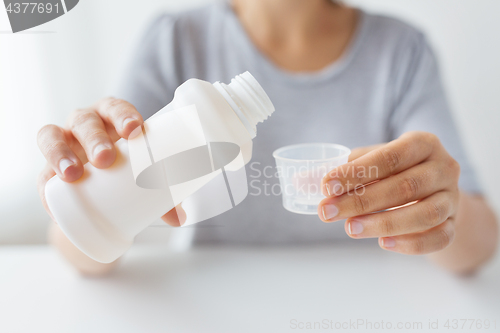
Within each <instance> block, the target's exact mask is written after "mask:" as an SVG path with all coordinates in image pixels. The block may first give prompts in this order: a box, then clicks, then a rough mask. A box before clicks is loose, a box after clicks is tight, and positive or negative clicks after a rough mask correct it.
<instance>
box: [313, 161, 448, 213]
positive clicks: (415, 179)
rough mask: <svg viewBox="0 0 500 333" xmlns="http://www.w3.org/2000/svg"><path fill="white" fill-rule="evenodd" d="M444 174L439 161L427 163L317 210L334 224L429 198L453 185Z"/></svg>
mask: <svg viewBox="0 0 500 333" xmlns="http://www.w3.org/2000/svg"><path fill="white" fill-rule="evenodd" d="M444 171H445V170H443V169H442V168H440V167H439V165H438V162H436V161H427V162H424V163H422V164H419V165H417V166H415V167H413V168H411V169H408V170H406V171H403V172H401V173H398V174H397V175H395V176H393V177H389V178H386V179H383V180H381V181H378V182H375V183H373V184H370V185H367V186H364V187H359V188H356V189H355V190H354V191H351V192H348V193H345V194H343V195H341V196H335V197H329V198H326V199H323V200H322V201H321V202H320V204H319V207H318V211H319V213H320V214H321V215H320V218H321V219H322V220H323V221H325V222H334V221H338V220H342V219H345V218H348V217H353V216H358V215H365V214H368V213H372V212H376V211H379V210H382V209H387V208H393V207H397V206H401V205H404V204H407V203H409V202H412V201H415V200H419V199H423V198H426V197H427V196H429V195H431V194H432V193H435V192H438V191H440V190H443V189H445V188H446V187H448V186H449V185H450V184H451V178H449V177H445V176H444V175H443V174H442V173H443V172H444Z"/></svg>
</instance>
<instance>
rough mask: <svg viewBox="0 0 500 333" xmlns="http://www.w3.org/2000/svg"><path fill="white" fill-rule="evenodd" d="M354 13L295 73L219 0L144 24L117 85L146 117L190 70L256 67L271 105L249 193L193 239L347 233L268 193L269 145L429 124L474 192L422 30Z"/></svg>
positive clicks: (222, 75) (356, 140)
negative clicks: (356, 19)
mask: <svg viewBox="0 0 500 333" xmlns="http://www.w3.org/2000/svg"><path fill="white" fill-rule="evenodd" d="M360 17H361V19H360V23H359V26H358V28H357V32H356V34H355V36H354V38H353V40H352V42H351V45H350V47H349V48H348V50H347V51H346V52H345V54H344V55H343V57H342V58H341V59H340V60H338V61H336V62H335V63H333V64H331V65H329V66H328V67H326V68H325V69H323V70H321V71H319V72H312V73H300V74H297V73H290V72H287V71H285V70H282V69H280V68H278V67H277V66H276V65H274V64H273V63H272V62H271V61H270V60H269V59H268V58H266V56H265V55H264V54H262V53H261V52H260V51H259V50H258V49H257V48H256V47H255V45H254V44H253V43H252V42H251V40H250V39H249V37H248V35H247V34H246V32H245V30H244V28H243V27H242V25H241V24H240V22H239V21H238V18H237V16H236V15H235V14H234V12H233V11H232V9H231V6H230V5H229V4H228V3H226V2H216V3H214V4H211V5H209V6H207V7H204V8H201V9H196V10H192V11H188V12H184V13H180V14H175V15H173V14H164V15H161V16H160V17H158V18H157V19H156V20H154V22H153V23H152V24H151V26H150V27H149V29H148V30H147V31H146V33H145V35H144V36H143V38H142V40H141V41H140V43H139V45H138V46H137V49H136V50H135V55H134V57H133V59H132V62H131V64H130V67H129V69H128V71H127V72H126V73H125V74H126V75H125V77H124V80H123V81H122V82H121V87H119V89H118V92H117V94H116V96H117V97H120V98H123V99H125V100H127V101H129V102H131V103H132V104H134V105H135V106H136V107H137V109H138V110H139V112H141V114H142V115H143V116H144V118H147V117H149V116H151V115H152V114H154V113H155V112H156V111H158V110H159V109H161V108H162V107H163V106H165V105H166V104H168V103H169V102H170V101H171V99H172V98H173V93H174V90H175V89H176V88H177V87H178V86H179V85H180V84H182V83H183V82H184V81H185V80H187V79H189V78H198V79H202V80H206V81H209V82H215V81H221V82H226V83H229V82H230V80H231V78H233V77H234V76H235V75H237V74H240V73H243V72H245V71H250V73H252V74H253V75H254V76H255V78H256V79H257V80H258V81H259V82H260V84H261V85H262V87H263V88H264V89H265V91H266V92H267V93H268V95H269V97H270V98H271V100H272V101H273V103H274V105H275V107H276V112H275V113H274V114H273V115H272V117H270V118H269V119H268V120H266V121H265V122H264V123H261V124H259V125H258V127H257V137H256V138H255V139H254V147H253V149H254V150H253V159H252V162H251V163H250V164H249V165H247V176H248V178H249V181H250V182H251V185H250V186H249V195H248V197H247V198H246V199H245V200H244V201H243V202H242V203H241V204H240V205H238V206H237V207H236V208H233V209H232V210H230V211H228V212H226V213H224V214H222V215H219V216H217V217H215V218H212V219H210V220H209V221H205V222H203V223H201V224H198V225H197V226H198V227H197V228H196V232H195V239H194V240H195V243H213V242H217V243H226V244H229V243H238V244H266V243H267V244H269V243H272V244H280V243H281V244H282V243H308V242H314V243H318V242H323V241H331V240H333V239H338V238H342V237H347V236H346V235H345V232H344V229H343V228H344V227H343V223H339V222H337V223H331V224H326V223H323V222H321V221H320V220H319V218H318V217H317V216H307V215H298V214H294V213H291V212H288V211H286V210H285V209H284V208H283V206H282V204H281V197H280V196H277V195H274V194H273V193H272V189H273V185H274V184H277V183H278V180H277V178H276V177H274V176H272V177H267V176H269V175H271V174H273V172H271V170H272V169H271V168H274V167H275V163H274V159H273V157H272V152H273V151H274V150H275V149H277V148H279V147H282V146H285V145H290V144H295V143H305V142H332V143H338V144H342V145H345V146H348V147H350V148H355V147H360V146H367V145H373V144H377V143H382V142H387V141H389V140H392V139H395V138H397V137H398V136H400V135H401V134H402V133H404V132H407V131H411V130H421V131H427V132H432V133H434V134H436V135H437V136H438V137H439V138H440V139H441V141H442V142H443V144H444V146H445V147H446V148H447V149H448V151H449V153H450V154H451V155H452V156H453V157H454V158H455V159H456V160H458V162H459V163H460V165H461V170H462V173H461V177H460V187H461V188H462V189H463V190H465V191H469V192H480V187H479V185H478V182H477V180H476V177H475V176H474V172H473V170H472V169H471V166H470V165H469V162H468V161H467V158H466V156H465V153H464V150H463V148H462V145H461V143H460V139H459V135H458V133H457V129H456V127H455V125H454V123H453V119H452V117H451V115H450V112H449V108H448V104H447V101H446V98H445V96H444V92H443V88H442V85H441V81H440V77H439V71H438V67H437V65H436V60H435V57H434V55H433V53H432V51H431V49H430V48H429V45H428V43H427V41H426V39H425V37H424V36H423V35H422V33H420V32H419V31H418V30H416V29H415V28H413V27H411V26H409V25H407V24H405V23H403V22H401V21H398V20H396V19H392V18H388V17H384V16H378V15H372V14H368V13H365V12H363V11H361V15H360ZM266 167H267V168H266ZM264 171H265V173H264ZM274 189H276V186H274ZM277 192H278V191H276V190H275V191H274V193H275V194H276V193H277ZM209 225H212V226H213V227H206V226H209Z"/></svg>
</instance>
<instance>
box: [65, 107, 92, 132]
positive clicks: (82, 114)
mask: <svg viewBox="0 0 500 333" xmlns="http://www.w3.org/2000/svg"><path fill="white" fill-rule="evenodd" d="M95 117H96V115H95V113H94V112H89V111H87V110H76V111H75V112H74V115H73V118H72V121H71V126H70V127H71V130H75V129H77V128H78V127H80V126H82V125H83V124H85V123H88V122H91V121H93V120H94V119H95Z"/></svg>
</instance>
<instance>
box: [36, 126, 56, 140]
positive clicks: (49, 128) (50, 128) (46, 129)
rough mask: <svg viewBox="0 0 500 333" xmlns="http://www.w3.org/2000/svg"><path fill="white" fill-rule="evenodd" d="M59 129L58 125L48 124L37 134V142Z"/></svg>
mask: <svg viewBox="0 0 500 333" xmlns="http://www.w3.org/2000/svg"><path fill="white" fill-rule="evenodd" d="M57 130H58V127H57V126H56V125H52V124H48V125H45V126H43V127H42V128H40V130H39V131H38V134H37V140H38V141H40V140H41V139H42V138H44V137H46V136H47V135H50V134H51V133H53V132H54V131H57Z"/></svg>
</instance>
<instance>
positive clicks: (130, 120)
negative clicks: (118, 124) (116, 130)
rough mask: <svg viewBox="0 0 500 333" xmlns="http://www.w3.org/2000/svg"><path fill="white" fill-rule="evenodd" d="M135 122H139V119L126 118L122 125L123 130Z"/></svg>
mask: <svg viewBox="0 0 500 333" xmlns="http://www.w3.org/2000/svg"><path fill="white" fill-rule="evenodd" d="M133 121H137V119H135V118H130V117H129V118H125V120H123V123H122V129H125V128H126V127H127V125H128V124H130V123H131V122H133Z"/></svg>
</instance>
